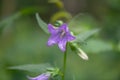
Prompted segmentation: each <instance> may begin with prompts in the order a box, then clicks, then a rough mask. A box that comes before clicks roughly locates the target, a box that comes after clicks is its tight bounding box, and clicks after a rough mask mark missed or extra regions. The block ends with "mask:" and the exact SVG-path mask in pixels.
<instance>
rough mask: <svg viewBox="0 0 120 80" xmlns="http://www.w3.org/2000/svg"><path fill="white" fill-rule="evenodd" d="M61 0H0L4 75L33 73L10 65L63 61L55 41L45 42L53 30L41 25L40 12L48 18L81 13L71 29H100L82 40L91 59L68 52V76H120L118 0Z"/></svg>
mask: <svg viewBox="0 0 120 80" xmlns="http://www.w3.org/2000/svg"><path fill="white" fill-rule="evenodd" d="M57 1H58V0H49V1H48V0H0V80H27V78H26V75H29V74H30V73H26V72H24V71H19V70H9V69H8V67H10V66H17V65H24V64H40V63H46V62H47V63H51V64H52V65H54V66H60V67H61V66H62V60H63V53H62V52H61V51H60V50H59V49H58V47H57V46H53V47H47V46H46V43H47V40H48V38H49V35H47V34H45V33H44V32H43V31H42V30H41V28H40V27H39V25H38V23H37V21H36V18H35V13H36V12H38V13H39V14H40V16H41V18H42V19H43V20H44V21H45V22H47V23H49V22H52V21H54V20H55V19H57V18H62V19H63V18H67V19H68V17H69V18H70V16H71V15H72V17H74V16H75V15H77V14H79V13H81V14H84V15H81V16H79V19H80V20H76V21H74V23H75V25H76V26H77V27H76V26H73V27H70V29H71V30H73V31H74V32H77V33H78V32H79V33H80V32H84V31H88V30H92V29H95V28H99V29H101V30H100V31H99V32H98V33H96V34H95V35H93V36H92V37H90V38H89V39H87V40H86V41H85V42H84V43H83V44H81V48H82V49H83V50H84V51H85V52H86V53H87V54H88V56H89V60H88V61H84V60H82V59H81V58H80V57H79V56H77V55H75V53H74V52H72V51H71V50H70V51H69V52H68V60H67V76H66V80H120V0H62V2H63V4H62V3H61V2H57ZM63 5H64V6H63ZM63 9H65V10H66V11H67V14H66V12H65V11H64V10H63ZM61 11H63V13H59V12H61ZM70 14H71V15H70ZM63 20H65V19H63ZM33 75H35V74H33Z"/></svg>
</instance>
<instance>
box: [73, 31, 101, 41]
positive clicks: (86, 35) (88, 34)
mask: <svg viewBox="0 0 120 80" xmlns="http://www.w3.org/2000/svg"><path fill="white" fill-rule="evenodd" d="M99 30H100V29H93V30H89V31H87V32H83V33H80V34H78V35H77V36H76V40H75V41H76V42H84V41H85V40H86V39H88V38H90V37H91V36H93V35H94V34H95V33H97V32H98V31H99Z"/></svg>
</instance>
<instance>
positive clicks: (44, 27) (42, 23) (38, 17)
mask: <svg viewBox="0 0 120 80" xmlns="http://www.w3.org/2000/svg"><path fill="white" fill-rule="evenodd" d="M35 16H36V19H37V22H38V25H39V26H40V27H41V29H42V30H43V31H44V32H46V33H47V34H48V33H49V32H48V28H47V24H46V23H45V22H44V21H43V20H42V19H41V18H40V16H39V14H38V13H36V14H35Z"/></svg>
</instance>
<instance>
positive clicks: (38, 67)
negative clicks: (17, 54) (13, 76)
mask: <svg viewBox="0 0 120 80" xmlns="http://www.w3.org/2000/svg"><path fill="white" fill-rule="evenodd" d="M50 67H51V65H50V64H48V63H46V64H26V65H19V66H13V67H9V69H14V70H23V71H28V72H35V73H41V72H45V71H46V70H47V68H50Z"/></svg>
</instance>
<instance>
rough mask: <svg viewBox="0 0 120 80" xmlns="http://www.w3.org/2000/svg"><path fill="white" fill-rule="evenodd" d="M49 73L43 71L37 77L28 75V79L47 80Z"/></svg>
mask: <svg viewBox="0 0 120 80" xmlns="http://www.w3.org/2000/svg"><path fill="white" fill-rule="evenodd" d="M49 78H50V74H49V73H43V74H41V75H39V76H37V77H34V78H32V77H28V79H29V80H49Z"/></svg>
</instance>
